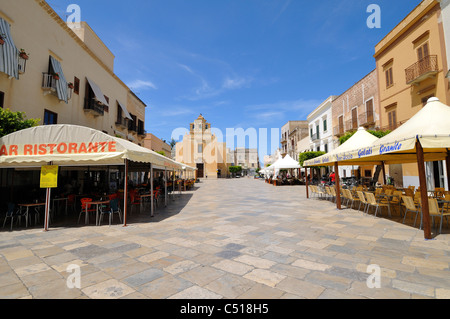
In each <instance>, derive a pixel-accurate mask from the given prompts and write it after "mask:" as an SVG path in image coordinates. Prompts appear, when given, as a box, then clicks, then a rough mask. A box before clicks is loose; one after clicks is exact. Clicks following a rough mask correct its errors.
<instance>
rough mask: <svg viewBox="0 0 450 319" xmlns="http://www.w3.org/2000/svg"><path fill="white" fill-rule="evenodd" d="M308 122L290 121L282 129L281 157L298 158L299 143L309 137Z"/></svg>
mask: <svg viewBox="0 0 450 319" xmlns="http://www.w3.org/2000/svg"><path fill="white" fill-rule="evenodd" d="M308 134H309V130H308V121H289V122H287V123H286V124H285V125H284V126H283V127H282V128H281V155H282V156H283V157H285V156H286V155H288V154H289V155H290V156H291V157H292V158H296V157H297V158H298V154H299V151H298V150H297V143H298V142H299V141H301V140H302V139H304V138H305V137H306V136H308Z"/></svg>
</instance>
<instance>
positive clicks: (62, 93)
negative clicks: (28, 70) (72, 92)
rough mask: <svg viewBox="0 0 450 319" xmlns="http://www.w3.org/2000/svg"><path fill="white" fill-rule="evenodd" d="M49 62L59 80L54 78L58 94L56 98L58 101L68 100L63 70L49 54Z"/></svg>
mask: <svg viewBox="0 0 450 319" xmlns="http://www.w3.org/2000/svg"><path fill="white" fill-rule="evenodd" d="M50 63H51V67H52V69H53V72H54V73H57V74H58V77H59V80H56V93H57V94H58V99H59V100H60V101H64V102H66V104H67V103H68V102H69V97H68V92H67V88H68V87H67V81H66V78H65V77H64V72H63V70H62V67H61V63H59V61H58V60H56V59H55V58H54V57H52V56H50Z"/></svg>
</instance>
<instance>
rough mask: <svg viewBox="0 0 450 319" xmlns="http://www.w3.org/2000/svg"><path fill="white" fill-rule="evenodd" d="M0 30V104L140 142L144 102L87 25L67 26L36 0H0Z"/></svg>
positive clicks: (46, 119) (48, 120)
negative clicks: (121, 76) (2, 40)
mask: <svg viewBox="0 0 450 319" xmlns="http://www.w3.org/2000/svg"><path fill="white" fill-rule="evenodd" d="M0 34H1V35H3V36H4V37H5V38H6V41H5V43H4V44H3V45H2V46H3V47H2V48H3V51H2V52H3V55H2V56H1V57H0V106H1V107H4V108H9V109H11V110H12V111H21V112H25V113H26V116H27V118H37V119H40V124H42V125H48V124H74V125H81V126H86V127H90V128H94V129H97V130H99V131H103V132H104V133H106V134H109V135H112V136H118V137H121V138H124V139H127V140H130V141H132V142H135V143H137V144H140V145H142V144H143V140H144V137H145V108H146V105H145V104H144V103H143V102H142V101H141V100H140V99H139V98H138V97H137V96H136V95H135V94H134V93H133V92H132V91H131V90H130V89H129V88H128V87H127V85H125V84H124V83H123V82H122V81H121V80H120V79H119V78H118V77H117V75H116V74H115V73H114V55H113V54H112V52H111V51H110V50H109V49H108V48H107V47H106V45H105V44H104V43H103V42H102V40H101V39H100V38H99V37H98V36H97V35H96V34H95V32H94V31H93V30H92V29H91V28H90V27H89V25H88V24H87V23H85V22H82V23H71V24H69V25H68V24H67V23H66V22H65V21H63V20H62V19H61V18H60V17H59V16H58V14H57V13H56V12H55V11H54V10H53V9H52V8H51V7H50V6H49V5H48V4H47V3H46V2H45V1H42V0H14V1H3V2H2V6H1V7H0ZM22 48H23V49H24V52H25V53H27V54H28V57H26V56H24V55H22V54H20V50H19V49H22Z"/></svg>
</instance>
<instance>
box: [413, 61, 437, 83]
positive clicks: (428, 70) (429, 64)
mask: <svg viewBox="0 0 450 319" xmlns="http://www.w3.org/2000/svg"><path fill="white" fill-rule="evenodd" d="M438 72H439V68H438V61H437V55H429V56H426V57H424V58H423V59H422V60H420V61H418V62H416V63H414V64H413V65H411V66H410V67H409V68H407V69H406V70H405V73H406V83H407V84H416V83H419V82H421V81H423V80H424V79H426V78H428V77H429V76H432V75H434V74H436V73H438Z"/></svg>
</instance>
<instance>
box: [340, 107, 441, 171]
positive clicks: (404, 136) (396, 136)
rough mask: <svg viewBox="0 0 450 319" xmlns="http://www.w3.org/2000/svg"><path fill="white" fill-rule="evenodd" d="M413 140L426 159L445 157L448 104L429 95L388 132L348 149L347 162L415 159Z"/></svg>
mask: <svg viewBox="0 0 450 319" xmlns="http://www.w3.org/2000/svg"><path fill="white" fill-rule="evenodd" d="M416 141H419V142H420V144H421V146H422V148H423V152H424V160H425V162H434V161H442V160H445V159H446V157H447V156H448V154H449V149H450V107H449V106H447V105H445V104H443V103H441V102H440V101H439V100H438V99H437V98H432V99H430V100H429V102H428V103H427V105H426V106H425V107H424V108H422V109H421V110H420V111H419V112H418V113H417V114H416V115H414V116H413V117H412V118H411V119H410V120H409V121H407V122H406V123H405V124H403V125H402V126H400V127H399V128H397V129H396V130H395V131H393V132H392V133H390V134H389V135H386V136H385V137H383V138H381V139H379V140H377V141H375V142H374V143H373V144H372V145H370V146H369V147H365V148H362V149H354V150H352V151H350V152H348V153H347V155H348V162H350V163H353V164H356V165H357V164H360V163H361V162H374V161H384V162H385V163H386V164H401V163H416V162H417V150H416ZM350 165H351V164H350Z"/></svg>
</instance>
